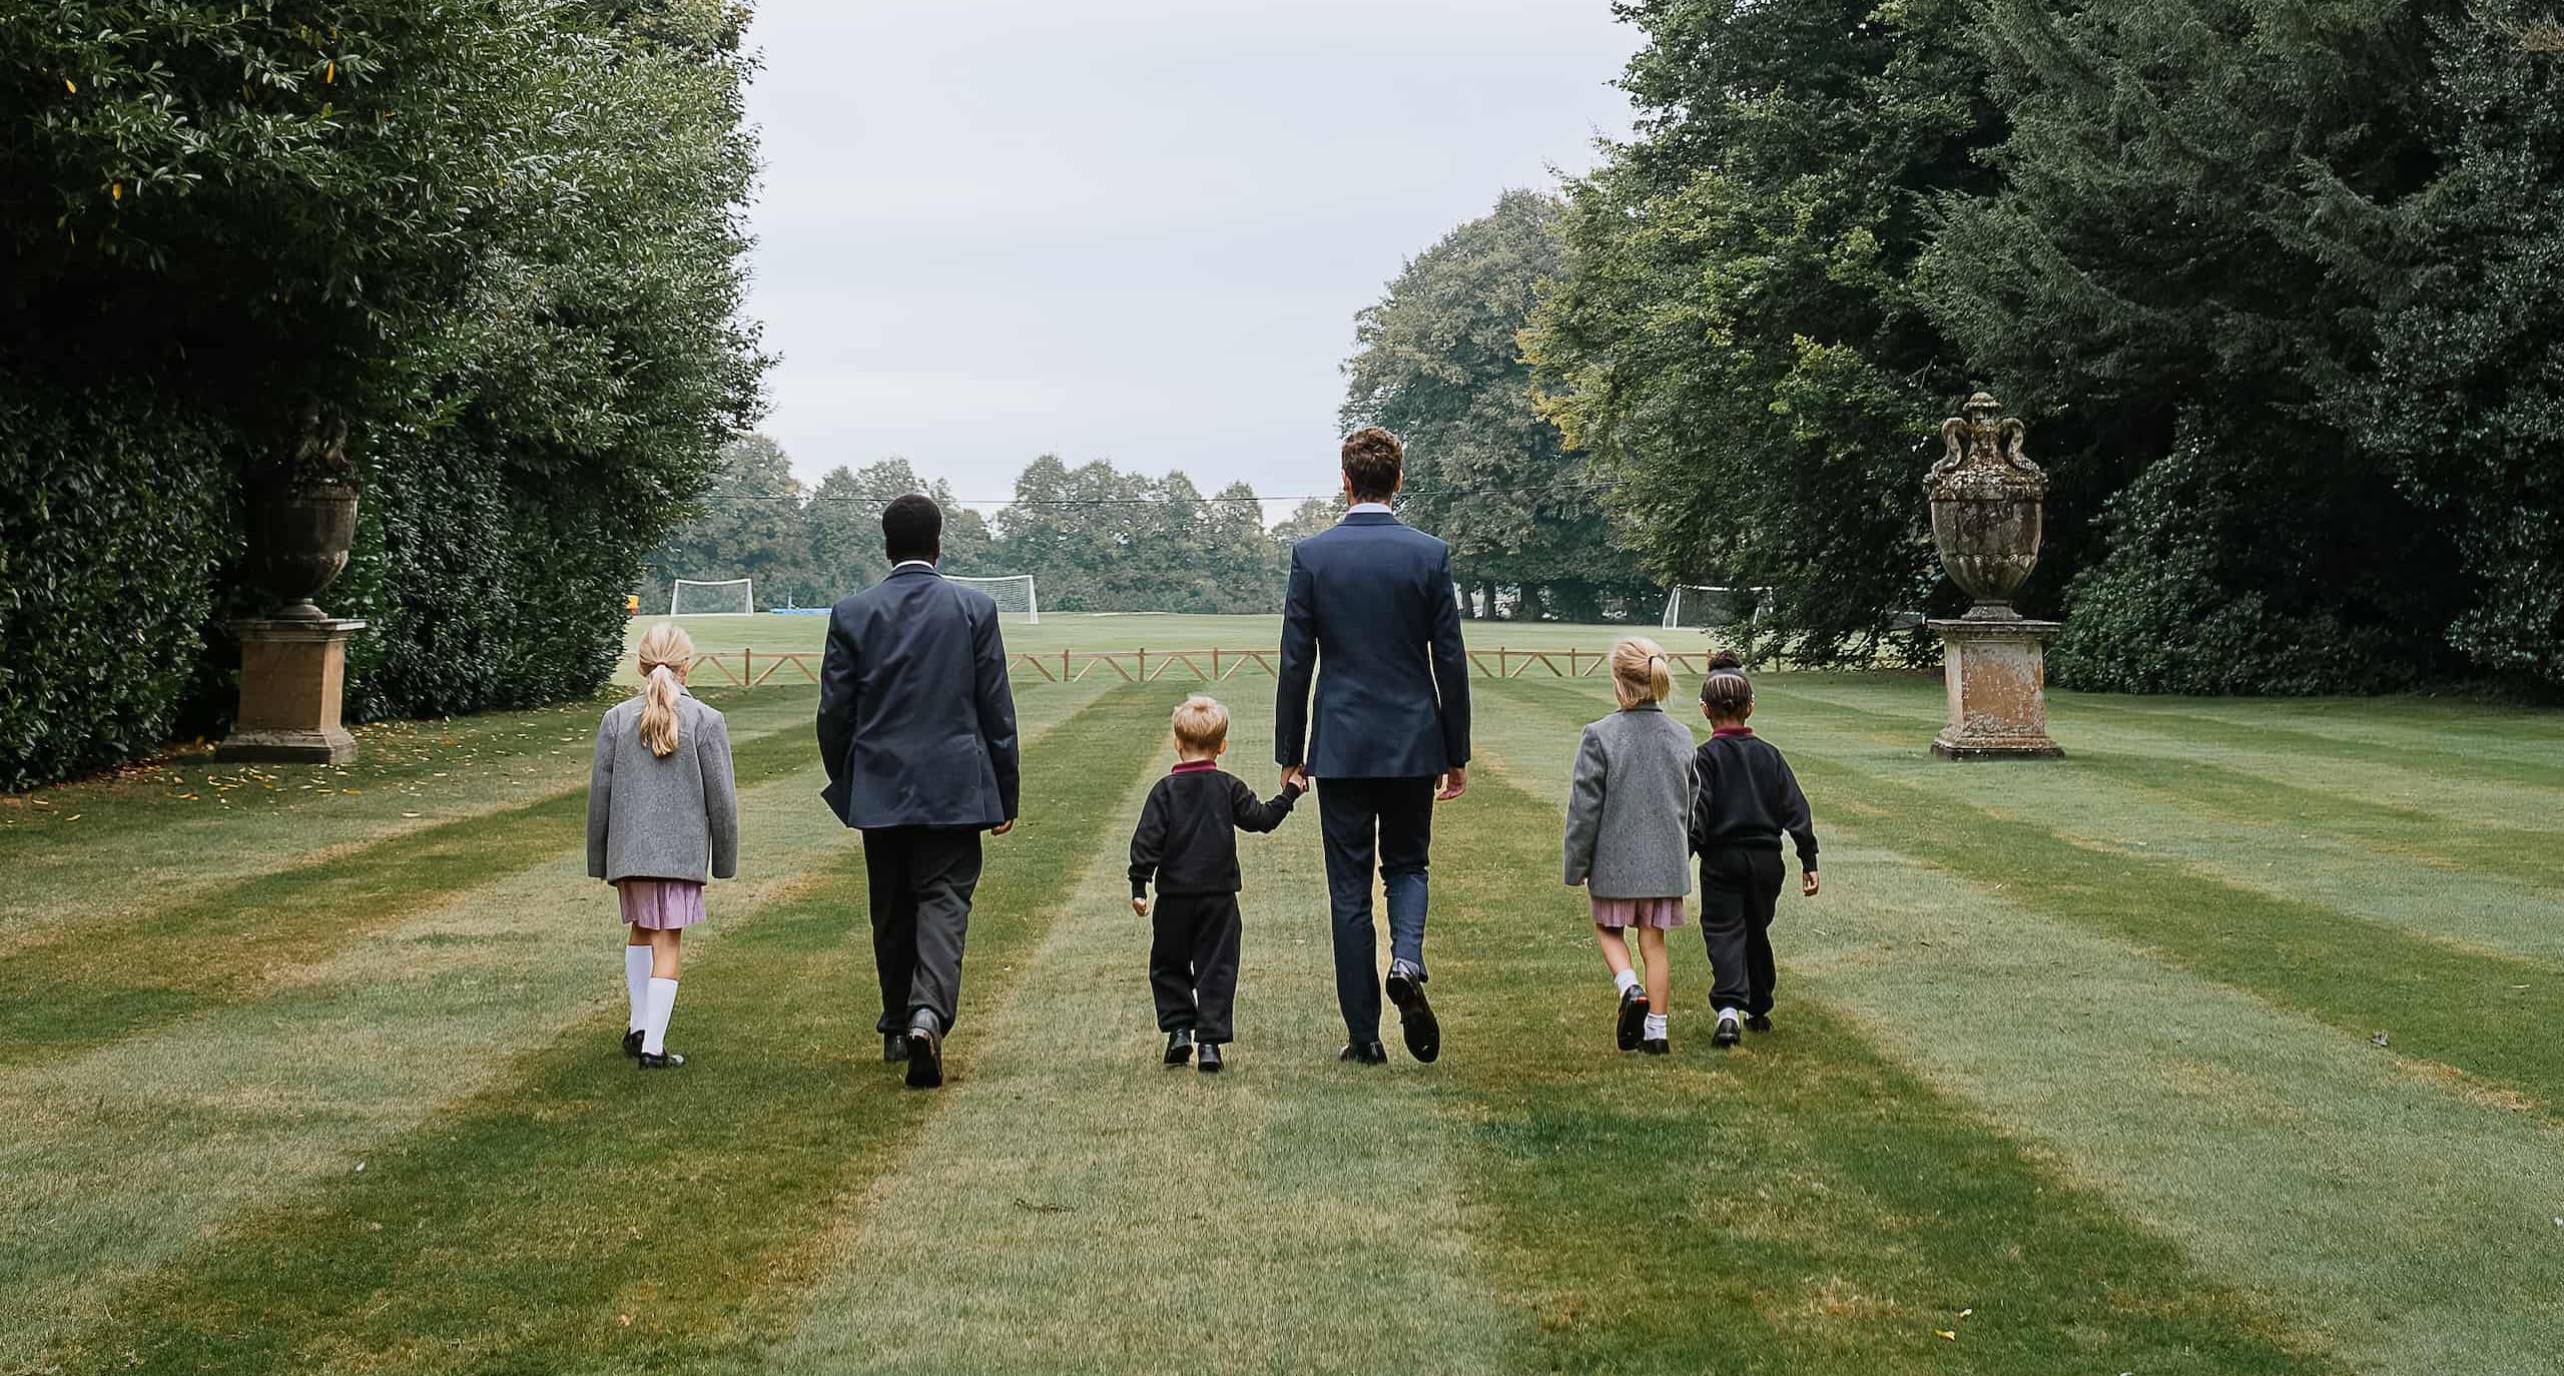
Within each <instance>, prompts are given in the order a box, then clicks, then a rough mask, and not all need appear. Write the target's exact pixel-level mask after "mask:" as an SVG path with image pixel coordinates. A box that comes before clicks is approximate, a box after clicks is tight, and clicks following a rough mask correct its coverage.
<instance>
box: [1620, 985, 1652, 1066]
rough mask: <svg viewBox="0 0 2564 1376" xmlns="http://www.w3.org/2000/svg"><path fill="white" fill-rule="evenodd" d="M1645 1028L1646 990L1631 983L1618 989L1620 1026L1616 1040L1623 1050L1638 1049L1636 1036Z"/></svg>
mask: <svg viewBox="0 0 2564 1376" xmlns="http://www.w3.org/2000/svg"><path fill="white" fill-rule="evenodd" d="M1646 1029H1647V991H1646V990H1644V989H1641V988H1639V987H1638V986H1637V985H1635V984H1633V985H1631V986H1629V987H1628V988H1626V989H1623V990H1621V991H1620V1026H1619V1028H1618V1035H1617V1038H1616V1040H1618V1041H1619V1043H1620V1049H1621V1050H1623V1051H1635V1050H1637V1049H1638V1038H1639V1036H1640V1034H1641V1033H1643V1032H1645V1031H1646Z"/></svg>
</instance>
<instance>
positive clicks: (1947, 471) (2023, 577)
mask: <svg viewBox="0 0 2564 1376" xmlns="http://www.w3.org/2000/svg"><path fill="white" fill-rule="evenodd" d="M1960 410H1961V411H1962V412H1963V414H1960V415H1956V416H1952V417H1950V418H1949V419H1948V420H1946V421H1944V422H1942V424H1941V442H1942V444H1943V445H1944V446H1946V447H1947V449H1948V451H1949V452H1948V453H1947V455H1945V456H1944V457H1943V458H1942V460H1941V461H1940V462H1939V463H1936V464H1934V465H1932V473H1931V476H1930V477H1928V478H1926V479H1925V480H1924V484H1923V487H1924V492H1925V494H1926V495H1928V496H1929V497H1930V498H1931V502H1932V543H1933V544H1935V545H1937V546H1939V547H1940V551H1941V567H1943V568H1945V569H1948V570H1949V573H1950V581H1951V582H1953V583H1956V584H1958V585H1959V588H1960V590H1961V591H1963V592H1965V593H1966V594H1967V595H1968V596H1969V597H1970V598H1971V599H1973V601H1974V605H1973V606H1971V607H1969V608H1968V611H1967V615H1965V616H1962V617H1958V618H1956V619H1954V620H1947V621H1935V622H1932V623H1931V625H1932V629H1934V630H1936V631H1939V632H1940V633H1941V679H1942V683H1943V685H1944V686H1945V687H1946V688H1947V690H1948V695H1949V708H1950V717H1949V725H1948V726H1946V727H1944V728H1943V729H1942V731H1941V734H1940V735H1939V736H1937V737H1935V738H1934V739H1933V741H1932V753H1933V754H1935V755H1938V756H1940V757H1941V758H1943V759H1947V760H2003V759H2015V760H2022V759H2055V758H2056V757H2057V756H2059V755H2062V754H2064V753H2065V752H2064V751H2062V750H2059V749H2058V748H2057V743H2056V742H2055V741H2053V740H2051V739H2049V737H2048V702H2047V642H2048V638H2049V637H2050V636H2053V635H2055V634H2056V633H2057V630H2058V629H2059V627H2058V624H2057V623H2056V622H2054V621H2029V620H2024V619H2023V618H2022V616H2021V614H2020V613H2019V612H2017V611H2014V610H2013V609H2012V595H2013V594H2014V593H2016V592H2018V591H2020V590H2021V585H2022V584H2023V583H2025V582H2028V581H2029V578H2030V571H2031V570H2032V569H2034V568H2037V567H2038V565H2039V517H2040V512H2041V510H2042V509H2043V508H2044V507H2045V505H2046V503H2047V498H2048V478H2047V475H2046V474H2044V473H2041V472H2040V471H2039V466H2038V465H2037V464H2034V463H2032V462H2030V460H2029V458H2028V456H2027V455H2025V454H2023V453H2022V452H2021V446H2022V444H2023V442H2024V441H2025V440H2026V439H2027V438H2028V436H2029V427H2027V426H2024V425H2023V424H2022V423H2021V422H2020V421H2018V420H2016V419H2014V418H2012V417H2010V416H2006V415H2004V414H2003V405H2002V403H2000V402H1998V401H1996V400H1995V399H1994V398H1993V397H1990V396H1988V395H1986V394H1985V393H1983V392H1979V393H1977V394H1976V395H1975V396H1972V397H1969V398H1968V399H1967V404H1966V405H1965V406H1963V407H1961V408H1960Z"/></svg>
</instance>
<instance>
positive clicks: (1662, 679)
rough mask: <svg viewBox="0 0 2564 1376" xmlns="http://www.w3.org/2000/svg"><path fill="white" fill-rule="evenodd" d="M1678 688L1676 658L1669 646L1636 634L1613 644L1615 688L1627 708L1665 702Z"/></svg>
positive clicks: (1612, 669)
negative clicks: (1669, 655)
mask: <svg viewBox="0 0 2564 1376" xmlns="http://www.w3.org/2000/svg"><path fill="white" fill-rule="evenodd" d="M1673 691H1674V662H1673V661H1672V660H1671V659H1668V658H1667V657H1666V655H1665V647H1664V646H1662V645H1659V644H1657V643H1656V642H1655V641H1652V640H1649V639H1648V638H1647V637H1645V636H1643V635H1633V636H1631V637H1629V638H1628V639H1626V640H1623V641H1622V642H1620V643H1619V644H1617V645H1614V646H1612V647H1611V692H1612V696H1614V697H1616V698H1618V699H1620V705H1621V707H1622V708H1623V709H1627V708H1631V707H1635V706H1637V705H1638V704H1640V703H1642V702H1663V701H1664V700H1665V699H1666V698H1667V697H1669V696H1671V695H1672V694H1673Z"/></svg>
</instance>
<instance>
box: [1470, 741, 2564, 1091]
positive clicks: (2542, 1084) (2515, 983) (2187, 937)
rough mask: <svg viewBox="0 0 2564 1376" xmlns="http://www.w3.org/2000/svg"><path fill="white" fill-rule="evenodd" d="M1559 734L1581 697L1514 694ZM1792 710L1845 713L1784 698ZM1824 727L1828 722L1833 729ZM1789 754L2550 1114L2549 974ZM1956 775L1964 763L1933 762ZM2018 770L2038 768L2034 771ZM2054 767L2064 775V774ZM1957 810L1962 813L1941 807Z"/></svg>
mask: <svg viewBox="0 0 2564 1376" xmlns="http://www.w3.org/2000/svg"><path fill="white" fill-rule="evenodd" d="M1516 699H1517V700H1519V701H1526V702H1531V703H1536V704H1538V706H1539V707H1540V708H1541V709H1543V710H1546V711H1549V712H1551V713H1552V714H1553V715H1554V716H1556V717H1558V718H1559V719H1560V720H1561V722H1562V726H1563V723H1564V721H1566V720H1569V719H1572V718H1573V717H1574V716H1575V715H1576V714H1577V713H1578V712H1579V711H1581V710H1583V708H1584V706H1585V704H1581V703H1579V702H1577V701H1575V700H1573V699H1568V700H1563V701H1555V700H1547V699H1540V698H1529V697H1526V696H1523V695H1520V694H1517V695H1516ZM1791 707H1792V711H1793V712H1805V713H1807V714H1808V715H1810V716H1814V717H1817V718H1819V719H1822V718H1823V717H1825V716H1828V715H1832V716H1834V717H1835V718H1836V720H1837V721H1838V722H1840V721H1842V720H1843V719H1844V718H1845V717H1846V716H1848V715H1850V714H1848V713H1846V712H1844V711H1843V710H1842V709H1837V708H1834V707H1832V706H1831V705H1830V704H1825V703H1820V702H1816V701H1813V700H1808V699H1797V700H1794V701H1793V702H1792V704H1791ZM1838 729H1839V728H1838ZM1786 749H1787V751H1788V754H1789V757H1790V761H1791V763H1792V765H1793V766H1794V767H1795V768H1796V770H1797V772H1798V775H1799V777H1800V779H1801V780H1802V781H1803V782H1805V783H1806V784H1807V785H1808V791H1809V793H1810V794H1811V795H1814V796H1818V797H1822V798H1823V799H1825V804H1824V805H1825V806H1826V807H1827V808H1828V809H1830V810H1832V811H1834V812H1837V813H1839V814H1843V815H1847V816H1849V817H1851V818H1852V819H1853V820H1854V822H1855V823H1856V824H1857V825H1858V826H1859V827H1860V830H1861V833H1862V835H1863V836H1865V837H1866V838H1868V839H1869V841H1870V842H1871V843H1872V844H1875V845H1880V846H1885V847H1888V848H1890V849H1893V850H1896V851H1899V852H1902V853H1903V854H1905V855H1906V856H1908V857H1909V858H1911V859H1913V860H1914V861H1915V862H1916V863H1918V864H1923V865H1928V866H1930V867H1932V868H1935V869H1940V870H1946V871H1948V872H1949V873H1952V874H1956V875H1959V876H1960V877H1962V878H1965V879H1967V880H1969V881H1971V882H1973V883H1975V884H1977V885H1979V886H1981V887H1984V888H1987V889H2000V890H2001V891H2002V892H2003V893H2004V894H2006V895H2007V896H2009V897H2011V898H2013V899H2014V900H2016V901H2019V902H2022V903H2026V904H2029V905H2031V906H2033V907H2035V908H2037V909H2039V910H2040V911H2041V912H2044V913H2046V914H2048V915H2050V916H2052V917H2056V918H2059V919H2061V920H2064V921H2068V922H2072V923H2074V924H2076V925H2078V926H2082V927H2085V928H2088V929H2090V930H2094V931H2099V932H2102V933H2105V934H2107V935H2110V936H2114V937H2118V938H2120V939H2123V940H2128V941H2134V942H2138V943H2141V944H2143V945H2144V946H2145V947H2146V948H2147V949H2148V950H2150V951H2152V952H2154V953H2155V954H2156V956H2157V957H2158V958H2159V959H2162V960H2164V961H2166V962H2169V963H2170V964H2173V965H2175V966H2177V967H2179V968H2181V969H2184V970H2188V971H2191V972H2193V973H2195V974H2198V975H2200V976H2203V977H2205V978H2207V979H2211V980H2215V981H2216V982H2218V983H2220V984H2225V985H2230V986H2232V987H2235V988H2239V989H2243V990H2246V991H2248V992H2250V993H2252V994H2253V995H2254V996H2255V997H2257V998H2261V999H2264V1000H2266V1001H2268V1002H2270V1003H2273V1004H2276V1005H2278V1006H2280V1007H2283V1008H2290V1009H2294V1010H2296V1011H2298V1012H2301V1013H2304V1014H2306V1015H2308V1016H2310V1017H2313V1018H2315V1019H2317V1020H2319V1021H2322V1022H2325V1023H2329V1024H2331V1025H2332V1026H2334V1027H2337V1028H2340V1029H2342V1030H2343V1031H2345V1032H2351V1033H2356V1034H2358V1035H2359V1036H2361V1037H2366V1036H2368V1035H2370V1034H2371V1033H2374V1032H2377V1031H2379V1030H2384V1031H2386V1032H2387V1033H2388V1035H2389V1039H2390V1044H2391V1046H2392V1047H2393V1051H2394V1054H2397V1055H2403V1056H2414V1057H2420V1058H2423V1059H2426V1060H2430V1061H2436V1062H2439V1063H2441V1064H2444V1065H2448V1066H2453V1067H2455V1068H2457V1069H2459V1070H2462V1071H2465V1072H2466V1073H2468V1074H2470V1075H2473V1076H2475V1077H2477V1078H2478V1079H2480V1080H2484V1081H2488V1082H2490V1083H2492V1084H2493V1085H2494V1086H2496V1087H2502V1088H2510V1089H2515V1090H2518V1091H2521V1092H2523V1093H2525V1094H2526V1095H2528V1096H2529V1098H2531V1099H2532V1100H2535V1101H2537V1103H2538V1104H2539V1107H2540V1109H2541V1111H2543V1112H2546V1113H2548V1114H2550V1115H2552V1114H2555V1113H2556V1112H2557V1111H2558V1109H2559V1106H2564V1039H2558V1038H2557V1037H2556V1036H2555V1035H2554V1029H2555V1028H2557V1027H2564V975H2559V972H2558V971H2557V970H2556V969H2555V968H2554V967H2553V966H2551V965H2546V964H2541V963H2538V962H2533V961H2527V960H2520V959H2515V958H2512V957H2507V956H2502V955H2498V954H2492V953H2487V952H2480V951H2473V950H2466V949H2460V948H2457V947H2454V946H2451V945H2448V944H2446V943H2444V942H2439V941H2434V940H2431V939H2429V938H2427V937H2423V936H2419V935H2416V934H2414V933H2413V932H2412V931H2410V930H2408V929H2406V928H2404V927H2401V926H2398V925H2396V924H2394V923H2391V922H2384V921H2380V920H2377V919H2374V918H2369V917H2364V916H2360V915H2358V914H2355V913H2348V912H2343V911H2341V910H2339V909H2336V908H2332V907H2328V906H2325V905H2322V904H2317V903H2309V902H2304V901H2301V900H2297V899H2291V898H2285V897H2280V896H2277V895H2274V894H2269V893H2264V892H2261V891H2259V890H2256V889H2250V888H2244V887H2241V886H2239V885H2236V884H2233V883H2229V882H2226V881H2224V880H2222V879H2218V878H2211V877H2206V876H2202V875H2200V874H2197V873H2194V872H2192V871H2191V870H2189V869H2187V868H2185V867H2180V866H2177V865H2175V864H2173V863H2168V862H2166V861H2162V860H2157V859H2154V858H2152V857H2147V856H2141V855H2135V854H2131V853H2128V852H2125V851H2120V850H2104V849H2101V848H2098V847H2097V846H2094V845H2092V844H2090V843H2086V842H2080V841H2076V840H2072V839H2068V838H2066V837H2063V836H2060V835H2058V834H2057V833H2056V832H2055V831H2053V830H2051V829H2050V828H2049V827H2047V826H2045V825H2043V824H2041V823H2038V822H2031V821H2023V820H2019V819H2016V818H2012V817H2008V816H2003V815H2000V814H1998V813H1996V812H1995V811H1994V810H1992V809H1991V808H1989V807H1987V806H1984V805H1982V804H1978V803H1974V802H1971V801H1968V800H1966V799H1963V798H1959V797H1954V796H1952V795H1950V794H1949V793H1946V792H1943V791H1940V790H1937V789H1926V788H1923V787H1919V786H1916V785H1910V784H1901V783H1896V782H1893V781H1891V780H1888V779H1885V778H1882V777H1880V776H1879V775H1878V774H1877V773H1875V772H1866V771H1863V770H1861V769H1860V768H1858V767H1856V766H1854V765H1852V764H1849V763H1847V762H1846V761H1845V760H1844V759H1843V758H1840V757H1838V753H1837V752H1839V751H1840V750H1841V747H1840V746H1839V745H1836V744H1834V743H1833V742H1832V739H1831V738H1830V737H1829V736H1828V735H1827V734H1826V733H1825V732H1823V731H1810V732H1804V733H1797V734H1793V735H1791V736H1790V737H1789V741H1788V745H1787V746H1786ZM1939 767H1940V768H1942V769H1946V770H1957V769H1964V768H1967V766H1964V765H1948V764H1944V765H1940V766H1939ZM2026 767H2028V768H2045V766H2040V765H2030V766H2026ZM2068 767H2071V766H2070V765H2069V766H2068ZM1954 808H1956V809H1963V810H1964V813H1963V819H1961V818H1954V817H1953V816H1952V810H1953V809H1954Z"/></svg>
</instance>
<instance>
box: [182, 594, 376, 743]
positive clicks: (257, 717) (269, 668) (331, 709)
mask: <svg viewBox="0 0 2564 1376" xmlns="http://www.w3.org/2000/svg"><path fill="white" fill-rule="evenodd" d="M363 629H365V623H364V622H362V621H341V620H337V619H335V618H332V617H304V618H293V617H276V618H271V619H268V620H262V621H235V622H233V623H232V633H233V634H235V635H237V636H239V637H240V719H239V721H238V722H236V723H234V725H233V726H232V733H231V735H230V736H229V737H227V738H225V739H224V741H223V743H222V745H221V747H220V748H219V749H217V750H216V751H215V752H214V758H216V759H218V760H260V761H268V762H272V763H279V764H346V763H348V762H349V761H351V760H354V759H355V758H356V738H355V737H354V736H351V735H349V734H347V728H346V727H344V726H341V725H339V721H338V709H339V699H340V697H341V695H342V693H343V692H344V690H345V688H346V684H347V640H348V637H349V636H352V635H354V634H355V633H356V632H358V631H361V630H363Z"/></svg>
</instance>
